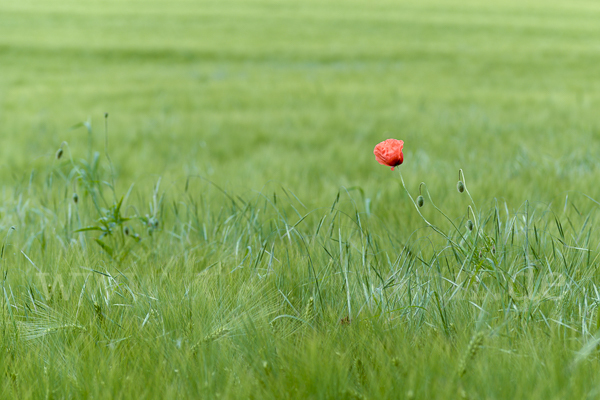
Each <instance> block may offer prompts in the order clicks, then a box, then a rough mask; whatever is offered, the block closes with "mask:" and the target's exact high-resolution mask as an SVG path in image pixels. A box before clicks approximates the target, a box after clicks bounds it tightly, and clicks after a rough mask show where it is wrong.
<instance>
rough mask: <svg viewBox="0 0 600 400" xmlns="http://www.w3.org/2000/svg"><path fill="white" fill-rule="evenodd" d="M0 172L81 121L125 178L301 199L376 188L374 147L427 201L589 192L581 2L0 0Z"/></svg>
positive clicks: (592, 156) (590, 40)
mask: <svg viewBox="0 0 600 400" xmlns="http://www.w3.org/2000/svg"><path fill="white" fill-rule="evenodd" d="M0 10H1V11H2V12H1V13H0V62H1V65H2V73H1V74H0V126H1V127H2V132H3V146H2V149H1V150H0V151H1V159H2V172H1V174H2V175H1V176H4V177H8V176H11V175H12V174H14V173H20V172H22V171H24V170H27V169H29V168H30V167H31V164H32V162H33V161H34V160H38V159H40V157H44V156H48V155H51V154H53V153H54V150H55V149H56V148H57V147H58V145H59V144H60V143H61V142H62V141H63V140H66V141H68V142H69V143H70V144H71V145H72V146H77V144H78V142H82V143H86V141H85V140H80V139H81V137H82V136H85V135H84V132H83V131H81V130H79V131H69V127H70V126H72V125H73V124H75V123H77V122H80V121H83V120H86V119H87V118H88V117H90V118H91V120H92V122H93V124H94V129H96V131H97V133H99V134H100V138H102V135H101V134H102V130H103V126H102V114H103V113H104V112H109V113H110V144H111V146H110V150H111V153H112V156H113V158H114V159H115V164H116V165H118V167H119V173H120V176H121V177H122V178H123V180H125V181H130V180H137V179H140V178H142V177H144V176H147V175H154V174H159V175H163V176H168V177H169V178H170V179H181V178H182V177H185V176H186V175H187V174H201V175H203V176H206V177H208V178H210V179H213V180H216V181H218V182H221V183H222V184H224V185H226V186H228V187H230V188H235V189H236V190H237V191H242V192H244V191H248V190H256V189H260V188H262V187H263V186H264V185H265V184H267V183H268V182H270V181H275V182H277V183H278V184H282V185H284V186H286V187H288V188H290V189H292V190H294V191H295V192H296V193H297V194H298V195H299V196H300V197H301V198H303V199H305V200H307V201H312V200H314V201H315V202H316V203H319V202H320V201H322V200H329V199H330V198H331V196H332V195H334V194H335V192H337V190H338V188H339V187H340V186H346V187H350V186H360V187H363V188H364V189H365V190H367V191H368V192H369V193H370V194H371V197H373V196H375V193H377V192H381V193H382V194H383V195H386V194H387V191H388V190H389V189H388V188H387V187H386V184H385V182H386V178H384V177H385V171H383V170H382V167H381V166H379V165H377V164H376V163H374V162H373V156H372V147H373V146H374V144H376V143H377V142H379V141H381V140H383V139H386V138H388V137H396V138H401V139H404V140H405V142H406V164H405V166H404V167H403V170H404V171H405V175H406V179H407V180H408V181H409V182H411V183H412V184H416V183H418V182H420V181H426V182H428V183H430V186H431V187H432V188H433V189H434V190H435V189H437V190H438V192H439V194H440V195H442V194H443V193H445V192H446V191H447V188H446V187H443V186H442V185H443V182H446V181H453V180H454V176H456V175H457V172H456V171H457V169H458V168H459V167H460V168H463V169H464V170H465V171H466V173H467V177H468V179H469V180H470V182H471V187H472V189H473V190H476V191H478V193H480V194H481V195H483V196H484V197H486V198H494V197H499V198H506V199H508V200H509V201H510V202H511V203H512V202H515V203H517V204H520V203H521V202H523V201H524V200H525V199H530V200H541V201H546V202H548V201H551V200H552V199H554V198H555V197H556V196H559V197H560V196H563V195H564V193H565V191H566V190H579V191H583V192H586V193H588V194H590V195H592V196H595V195H598V194H600V193H599V192H598V190H597V189H596V187H595V185H593V184H592V183H593V182H594V181H595V179H596V176H597V174H598V170H597V157H596V154H598V151H599V150H600V148H599V147H598V146H599V145H598V132H599V127H598V120H597V118H596V117H595V114H596V111H597V109H598V105H599V101H600V83H599V82H600V70H599V69H598V68H597V65H598V64H599V63H600V52H599V50H598V45H597V43H598V41H597V38H598V37H599V35H600V25H599V24H598V23H597V20H598V15H599V14H600V6H598V5H597V4H596V3H595V2H592V1H572V2H565V1H552V2H545V1H544V2H542V1H518V2H517V1H509V2H504V1H503V2H500V1H497V2H491V3H490V2H488V3H486V4H481V3H480V2H475V1H470V2H447V1H425V2H423V1H400V2H397V1H393V2H391V1H377V2H370V3H364V2H336V1H328V2H326V3H323V2H313V1H301V2H277V1H243V2H233V1H224V2H223V1H218V2H206V1H200V2H183V1H175V2H169V3H165V2H160V1H156V2H135V1H127V2H123V1H89V2H85V3H81V2H51V1H44V2H18V3H15V2H2V3H1V4H0Z"/></svg>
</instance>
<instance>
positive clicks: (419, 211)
mask: <svg viewBox="0 0 600 400" xmlns="http://www.w3.org/2000/svg"><path fill="white" fill-rule="evenodd" d="M398 171H399V174H400V181H401V182H402V188H404V191H405V192H406V194H407V195H408V197H409V198H410V201H412V203H413V205H414V206H415V209H416V210H417V212H418V213H419V215H420V216H421V218H422V219H423V221H425V223H426V224H427V226H429V227H430V228H431V229H433V230H434V231H435V232H437V233H439V234H440V235H442V236H443V237H444V238H445V239H446V240H448V241H449V242H450V243H451V244H452V245H453V246H456V248H458V249H460V248H461V247H460V246H459V245H458V244H457V243H456V242H455V241H454V240H452V239H451V238H450V237H449V236H448V235H446V234H445V233H444V232H442V231H441V230H440V229H439V228H438V227H437V226H435V225H433V224H432V223H431V222H429V221H427V218H425V216H424V215H423V214H421V210H419V206H418V205H417V203H415V200H414V199H413V198H412V196H411V195H410V192H409V191H408V189H407V188H406V184H405V183H404V178H403V177H402V172H400V170H398ZM425 188H426V190H427V186H425ZM427 194H428V197H429V200H431V196H430V195H429V191H427ZM432 204H433V202H432ZM434 207H435V209H436V210H438V211H439V212H441V213H442V215H444V217H446V218H447V219H448V220H449V221H450V222H452V221H451V220H450V219H449V218H448V216H447V215H446V214H444V213H443V212H442V211H441V210H440V209H439V208H437V207H436V206H435V205H434ZM452 225H453V226H454V228H455V229H456V230H457V231H458V232H459V233H460V231H459V230H458V228H457V227H456V225H454V223H453V222H452ZM461 236H462V234H461Z"/></svg>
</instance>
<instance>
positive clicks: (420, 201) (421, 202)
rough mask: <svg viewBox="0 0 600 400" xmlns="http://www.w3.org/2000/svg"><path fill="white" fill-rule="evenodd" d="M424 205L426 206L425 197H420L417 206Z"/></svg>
mask: <svg viewBox="0 0 600 400" xmlns="http://www.w3.org/2000/svg"><path fill="white" fill-rule="evenodd" d="M423 204H425V199H424V198H423V196H421V195H419V197H417V205H418V206H419V207H423Z"/></svg>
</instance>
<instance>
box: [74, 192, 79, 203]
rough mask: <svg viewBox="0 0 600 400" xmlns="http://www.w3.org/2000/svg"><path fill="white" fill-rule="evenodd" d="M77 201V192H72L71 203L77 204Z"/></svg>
mask: <svg viewBox="0 0 600 400" xmlns="http://www.w3.org/2000/svg"><path fill="white" fill-rule="evenodd" d="M78 201H79V196H77V193H73V203H75V204H77V202H78Z"/></svg>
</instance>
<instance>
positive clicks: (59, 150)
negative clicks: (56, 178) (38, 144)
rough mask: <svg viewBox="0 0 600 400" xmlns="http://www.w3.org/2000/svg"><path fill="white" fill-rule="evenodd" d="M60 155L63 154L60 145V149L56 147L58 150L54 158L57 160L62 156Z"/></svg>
mask: <svg viewBox="0 0 600 400" xmlns="http://www.w3.org/2000/svg"><path fill="white" fill-rule="evenodd" d="M62 155H63V149H62V147H61V148H60V149H58V150H57V151H56V159H57V160H60V158H61V157H62Z"/></svg>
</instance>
